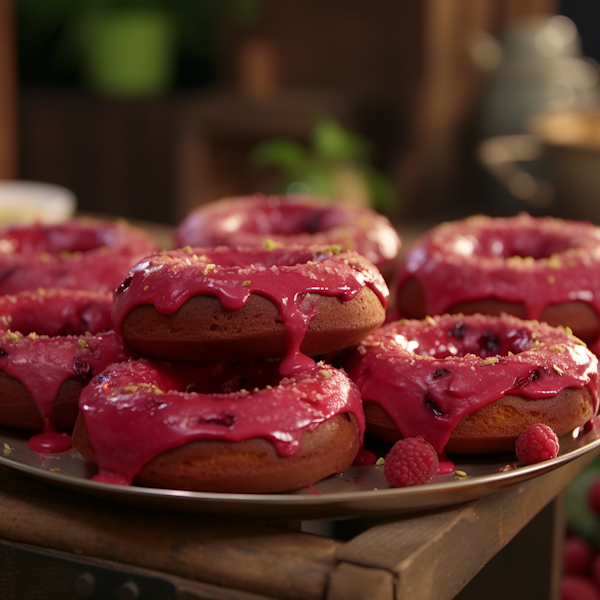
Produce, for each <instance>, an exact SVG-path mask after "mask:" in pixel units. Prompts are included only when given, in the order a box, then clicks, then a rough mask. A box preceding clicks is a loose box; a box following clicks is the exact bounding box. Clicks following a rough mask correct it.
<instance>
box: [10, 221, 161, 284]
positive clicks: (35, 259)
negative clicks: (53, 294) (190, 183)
mask: <svg viewBox="0 0 600 600" xmlns="http://www.w3.org/2000/svg"><path fill="white" fill-rule="evenodd" d="M156 250H157V245H156V243H155V242H154V241H153V240H152V239H151V238H150V237H148V236H147V235H146V234H145V233H144V232H143V231H141V230H139V229H137V228H135V227H132V226H130V225H127V224H124V223H109V222H105V221H101V220H97V219H72V220H70V221H65V222H62V223H57V224H39V223H38V224H34V225H19V226H7V227H4V228H2V229H0V294H15V293H17V292H20V291H23V290H36V289H37V288H39V287H42V288H48V289H49V288H67V289H78V290H95V291H101V292H104V291H107V292H114V290H115V289H116V287H117V286H118V285H119V283H121V281H122V280H123V277H124V276H125V275H126V274H127V272H128V270H129V269H130V268H131V267H132V266H133V265H134V264H135V263H136V262H138V261H139V260H140V259H142V258H143V257H144V256H147V255H148V254H150V253H151V252H154V251H156Z"/></svg>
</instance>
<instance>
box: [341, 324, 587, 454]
mask: <svg viewBox="0 0 600 600" xmlns="http://www.w3.org/2000/svg"><path fill="white" fill-rule="evenodd" d="M344 366H345V368H346V370H347V372H348V375H349V376H350V378H351V379H352V380H353V381H354V382H355V383H356V384H357V385H358V387H359V389H360V391H361V394H362V399H363V402H364V403H365V418H366V422H367V432H369V433H372V434H373V435H374V436H375V437H379V438H381V439H384V440H385V441H388V442H394V441H396V440H398V439H400V438H401V437H407V438H408V437H415V436H418V435H420V436H422V437H423V438H425V440H427V441H428V442H430V443H431V444H432V445H433V447H434V448H435V449H436V450H437V451H438V452H442V451H444V450H445V451H447V452H450V453H458V454H490V453H497V452H510V451H512V452H514V447H515V442H516V439H517V437H518V436H519V435H520V434H521V433H523V432H524V431H525V430H526V429H527V427H529V426H530V425H532V424H534V423H545V424H546V425H548V426H550V427H551V428H552V429H553V430H554V431H555V432H556V434H557V435H558V436H563V435H566V434H567V433H570V432H572V431H573V430H574V429H576V428H577V427H582V426H583V425H585V423H587V422H588V421H590V420H591V419H592V418H593V417H594V415H595V414H596V412H597V409H598V359H597V358H596V356H595V355H594V354H593V353H592V352H590V351H589V350H588V349H587V348H586V347H585V344H583V342H581V341H580V340H579V339H578V338H576V337H574V336H573V335H572V334H570V333H569V332H567V331H566V330H565V329H564V328H554V327H550V326H549V325H547V324H545V323H538V322H537V321H523V320H521V319H518V318H516V317H513V316H510V315H502V316H500V317H491V316H487V315H442V316H438V317H428V318H427V319H425V320H401V321H396V322H394V323H390V324H388V325H384V326H383V327H381V328H380V329H379V330H378V331H376V332H375V333H374V334H372V335H370V336H369V337H367V338H366V340H365V341H364V342H363V343H362V344H361V345H360V346H358V348H357V349H356V350H355V351H354V352H353V353H352V355H351V356H350V357H349V358H348V359H347V361H346V362H345V365H344Z"/></svg>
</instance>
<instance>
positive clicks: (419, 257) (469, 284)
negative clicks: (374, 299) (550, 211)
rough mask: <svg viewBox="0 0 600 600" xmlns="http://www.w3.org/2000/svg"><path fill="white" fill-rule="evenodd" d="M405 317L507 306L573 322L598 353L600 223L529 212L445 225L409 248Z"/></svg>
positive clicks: (400, 289) (522, 314)
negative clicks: (533, 215) (592, 223)
mask: <svg viewBox="0 0 600 600" xmlns="http://www.w3.org/2000/svg"><path fill="white" fill-rule="evenodd" d="M397 299H398V309H399V316H400V317H406V318H416V319H421V318H423V317H425V316H426V315H434V314H436V315H439V314H442V313H445V312H448V313H465V314H473V313H484V314H491V315H499V314H500V313H503V312H506V313H509V314H512V315H515V316H517V317H519V318H523V319H533V320H538V321H545V322H547V323H549V324H550V325H554V326H558V325H562V326H564V327H569V328H571V330H572V331H573V332H574V333H575V335H576V336H577V337H579V338H580V339H582V340H583V341H584V342H586V343H587V344H589V346H590V349H591V350H592V351H593V352H595V353H596V354H598V353H599V352H600V335H599V331H600V316H599V315H600V227H596V226H594V225H591V224H590V223H583V222H577V221H564V220H562V219H554V218H551V217H541V218H535V217H531V216H530V215H528V214H520V215H518V216H516V217H507V218H490V217H484V216H475V217H470V218H468V219H465V220H462V221H454V222H449V223H445V224H442V225H439V226H437V227H435V228H433V229H431V230H430V231H429V232H427V233H426V234H425V235H424V236H423V237H422V238H421V239H420V240H419V241H417V242H416V244H414V245H413V246H412V248H411V249H410V251H409V252H408V254H407V256H406V259H405V261H404V263H403V266H402V267H401V269H400V271H399V274H398V280H397Z"/></svg>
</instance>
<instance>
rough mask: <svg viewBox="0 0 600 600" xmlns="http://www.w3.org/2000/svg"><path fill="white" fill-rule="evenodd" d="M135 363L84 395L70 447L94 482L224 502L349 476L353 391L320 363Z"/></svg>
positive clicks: (354, 440) (357, 403)
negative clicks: (289, 366)
mask: <svg viewBox="0 0 600 600" xmlns="http://www.w3.org/2000/svg"><path fill="white" fill-rule="evenodd" d="M277 369H278V366H277V363H276V362H275V361H271V362H264V363H262V364H261V363H253V362H251V361H248V362H245V363H240V364H233V363H226V364H214V363H185V362H181V363H167V362H164V361H163V362H160V361H156V360H148V359H139V360H137V361H129V362H124V363H120V364H114V365H111V366H110V367H108V368H107V369H106V370H105V371H104V372H103V373H101V374H100V375H98V376H96V377H95V378H94V379H93V380H92V382H91V383H90V384H89V385H88V386H87V387H86V388H85V389H84V390H83V392H82V394H81V398H80V401H79V408H80V416H79V418H78V420H77V424H76V426H75V430H74V432H73V443H74V446H75V447H76V448H77V450H78V451H79V452H80V453H81V455H82V456H83V457H84V458H85V459H87V460H90V461H92V462H94V463H96V464H97V465H98V468H99V473H98V474H97V475H95V476H94V477H92V479H94V480H96V481H102V482H108V483H115V484H123V485H130V484H132V483H133V482H136V483H138V484H140V485H144V486H151V487H160V488H172V489H183V490H195V491H204V492H228V493H270V492H284V491H290V490H294V489H299V488H302V487H305V486H309V485H312V484H314V483H315V482H317V481H319V480H320V479H323V478H324V477H327V476H329V475H332V474H333V473H338V472H341V471H343V470H344V469H346V468H348V467H349V466H350V465H351V464H352V462H353V460H354V458H355V457H356V455H357V453H358V450H359V447H360V445H361V443H362V435H363V431H364V415H363V413H362V405H361V400H360V394H359V392H358V390H357V389H356V386H355V385H354V384H353V383H352V381H350V379H348V377H347V376H346V375H345V374H344V373H343V372H341V371H339V370H337V369H335V368H333V367H331V366H330V365H326V364H324V363H320V364H317V365H315V367H314V368H313V369H310V370H308V371H304V372H302V373H300V374H298V375H297V376H295V377H293V378H281V377H280V376H279V375H278V372H277Z"/></svg>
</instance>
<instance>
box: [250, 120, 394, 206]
mask: <svg viewBox="0 0 600 600" xmlns="http://www.w3.org/2000/svg"><path fill="white" fill-rule="evenodd" d="M372 154H373V148H372V146H371V144H370V142H369V141H368V140H366V139H365V138H363V137H362V136H360V135H358V134H356V133H353V132H351V131H348V130H346V129H345V128H343V127H342V126H341V125H340V124H339V123H338V122H337V121H335V120H334V119H331V118H321V119H319V120H317V121H316V123H315V125H314V127H313V129H312V132H311V137H310V144H309V146H308V147H307V146H306V145H303V144H301V143H300V142H297V141H295V140H292V139H287V138H279V139H271V140H267V141H265V142H262V143H261V144H259V145H258V146H256V147H255V148H254V149H253V151H252V152H251V154H250V162H251V164H252V165H254V166H255V167H276V168H277V169H278V171H279V172H280V174H281V182H280V185H279V187H280V189H278V190H276V191H278V192H281V193H307V194H310V195H312V196H320V197H324V198H331V199H339V200H344V201H348V202H354V203H357V204H364V205H368V206H371V207H373V208H375V209H376V210H378V211H380V212H384V213H389V212H390V211H391V209H392V205H393V200H394V193H393V190H392V187H391V185H390V183H389V182H388V181H387V179H386V178H385V177H384V176H383V175H382V174H381V173H380V172H379V171H378V170H377V169H375V168H374V167H373V166H372V165H371V163H370V159H371V157H372Z"/></svg>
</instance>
